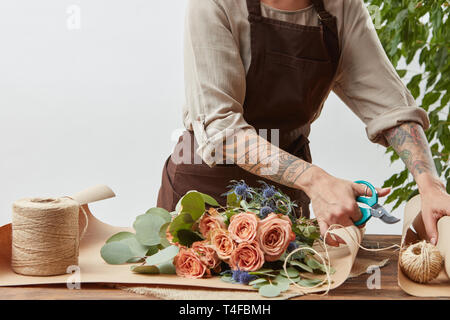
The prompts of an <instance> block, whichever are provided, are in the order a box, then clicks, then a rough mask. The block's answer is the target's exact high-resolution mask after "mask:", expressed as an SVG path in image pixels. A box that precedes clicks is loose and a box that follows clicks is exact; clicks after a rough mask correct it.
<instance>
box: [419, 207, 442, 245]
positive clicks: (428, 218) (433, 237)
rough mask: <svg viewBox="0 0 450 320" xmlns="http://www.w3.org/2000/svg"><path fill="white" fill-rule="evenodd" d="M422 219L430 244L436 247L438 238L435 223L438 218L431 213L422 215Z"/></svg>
mask: <svg viewBox="0 0 450 320" xmlns="http://www.w3.org/2000/svg"><path fill="white" fill-rule="evenodd" d="M422 219H423V224H424V226H425V230H426V232H427V236H428V239H429V241H430V243H431V244H433V245H436V243H437V238H438V231H437V221H438V220H439V218H438V217H436V216H435V215H433V213H432V212H425V213H422Z"/></svg>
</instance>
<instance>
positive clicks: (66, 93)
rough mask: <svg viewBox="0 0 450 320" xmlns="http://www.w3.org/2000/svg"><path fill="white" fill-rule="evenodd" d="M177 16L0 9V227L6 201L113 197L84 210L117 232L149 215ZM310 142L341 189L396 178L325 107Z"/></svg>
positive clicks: (47, 4) (120, 7) (170, 97)
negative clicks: (82, 193)
mask: <svg viewBox="0 0 450 320" xmlns="http://www.w3.org/2000/svg"><path fill="white" fill-rule="evenodd" d="M71 5H76V6H77V7H75V8H79V9H80V10H81V12H80V13H81V25H80V29H70V26H72V27H73V26H74V25H73V24H70V23H71V22H72V23H73V22H74V21H73V20H70V17H71V15H70V14H69V13H68V12H67V10H68V8H70V6H71ZM185 5H186V0H177V1H148V0H127V1H124V0H122V1H119V0H114V1H113V0H94V1H93V0H89V1H88V0H78V1H75V0H73V1H66V0H58V1H56V0H40V1H33V0H9V1H6V0H5V1H1V2H0V41H1V45H0V225H2V224H6V223H8V222H9V221H10V220H11V204H12V203H13V201H14V200H16V199H18V198H22V197H29V196H62V195H70V194H72V193H74V192H77V191H79V190H81V189H84V188H85V187H89V186H91V185H95V184H99V183H104V184H107V185H109V186H110V187H111V188H112V189H113V190H114V191H115V192H116V194H117V197H116V198H114V199H110V200H106V201H102V202H99V203H95V204H92V205H91V208H92V211H93V212H94V213H95V214H96V216H97V217H99V218H100V219H101V220H103V221H105V222H108V223H110V224H114V225H123V226H128V225H131V224H132V222H133V221H134V218H135V216H137V215H139V214H142V213H143V212H144V211H145V210H146V209H148V208H150V207H153V206H155V204H156V197H157V193H158V189H159V185H160V179H161V169H162V165H163V163H164V161H165V159H166V158H167V156H168V155H169V154H170V152H171V150H172V148H173V146H174V144H175V142H174V141H173V138H171V135H172V133H173V131H174V130H175V129H177V128H181V127H182V123H181V115H180V110H181V107H182V104H183V100H184V98H183V95H184V92H183V61H182V60H183V56H182V46H183V23H184V8H185ZM68 22H69V28H68V26H67V23H68ZM75 23H76V21H75ZM310 140H311V145H312V152H313V158H314V162H315V163H316V164H317V165H319V166H321V167H323V168H325V169H326V170H328V171H329V172H330V173H332V174H334V175H336V176H339V177H342V178H346V179H351V180H356V179H366V180H368V181H371V182H373V183H374V184H376V185H381V184H382V182H383V181H384V180H385V179H386V178H388V177H389V176H390V175H391V174H392V173H393V172H395V171H396V170H398V169H399V168H400V167H401V165H400V164H399V166H398V167H396V168H394V167H390V165H389V159H388V157H387V156H386V155H384V148H383V147H381V146H377V145H373V144H371V143H370V142H369V141H368V140H367V138H366V135H365V130H364V125H363V124H362V123H361V122H360V120H359V119H357V118H356V116H354V115H353V114H352V113H351V112H350V111H349V110H348V109H347V108H346V106H345V105H344V104H343V103H342V102H341V101H340V100H339V99H338V98H337V97H336V96H334V95H331V96H330V98H329V99H328V101H327V103H326V106H325V108H324V111H323V114H322V117H321V118H320V119H319V120H318V121H317V122H316V123H315V124H314V126H313V131H312V135H311V137H310ZM387 207H388V208H389V206H387ZM395 213H396V214H397V215H402V213H403V209H402V208H401V209H399V210H397V211H396V212H395ZM373 220H376V219H373ZM368 233H397V234H399V233H401V225H400V224H397V225H393V226H388V225H385V224H383V223H382V222H380V221H371V222H370V223H369V224H368Z"/></svg>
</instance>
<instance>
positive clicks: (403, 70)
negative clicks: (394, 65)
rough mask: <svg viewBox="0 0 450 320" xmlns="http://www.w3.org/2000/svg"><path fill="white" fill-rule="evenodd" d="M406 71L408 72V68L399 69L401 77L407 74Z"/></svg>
mask: <svg viewBox="0 0 450 320" xmlns="http://www.w3.org/2000/svg"><path fill="white" fill-rule="evenodd" d="M406 72H407V70H405V69H402V70H400V69H398V70H397V73H398V75H399V77H400V78H403V77H404V76H405V75H406Z"/></svg>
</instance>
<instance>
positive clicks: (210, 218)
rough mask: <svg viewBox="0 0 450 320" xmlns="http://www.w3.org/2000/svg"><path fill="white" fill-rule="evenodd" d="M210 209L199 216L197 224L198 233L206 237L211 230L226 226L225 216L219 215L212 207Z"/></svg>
mask: <svg viewBox="0 0 450 320" xmlns="http://www.w3.org/2000/svg"><path fill="white" fill-rule="evenodd" d="M211 209H213V210H211ZM211 209H210V210H209V211H208V212H207V213H205V214H204V215H203V216H202V217H201V218H200V222H199V225H198V229H199V231H200V233H201V234H202V235H203V237H205V238H207V237H208V235H209V233H210V232H211V231H212V230H215V229H225V228H226V226H225V218H224V217H223V216H221V215H220V214H219V213H218V212H217V210H215V209H214V208H211Z"/></svg>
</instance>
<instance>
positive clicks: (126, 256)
mask: <svg viewBox="0 0 450 320" xmlns="http://www.w3.org/2000/svg"><path fill="white" fill-rule="evenodd" d="M100 255H101V257H102V258H103V260H105V261H106V262H107V263H109V264H123V263H125V262H127V261H128V260H130V259H131V258H133V257H134V254H133V252H132V251H131V249H130V248H129V246H128V245H127V244H125V243H123V242H121V241H113V242H110V243H106V244H105V245H104V246H103V247H102V248H101V250H100Z"/></svg>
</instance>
